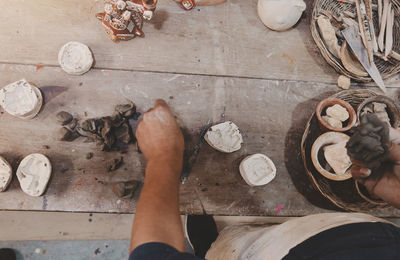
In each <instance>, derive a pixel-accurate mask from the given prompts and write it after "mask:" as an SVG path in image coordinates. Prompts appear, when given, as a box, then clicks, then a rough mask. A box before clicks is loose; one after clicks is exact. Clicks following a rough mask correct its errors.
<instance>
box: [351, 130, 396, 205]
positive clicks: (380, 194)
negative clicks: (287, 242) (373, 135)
mask: <svg viewBox="0 0 400 260" xmlns="http://www.w3.org/2000/svg"><path fill="white" fill-rule="evenodd" d="M389 138H390V142H389V144H388V148H389V155H388V161H385V162H383V163H382V165H381V166H380V167H379V168H377V169H374V170H373V172H372V171H371V170H370V169H367V168H366V167H364V166H363V165H362V163H360V162H358V161H353V167H352V175H353V177H354V178H355V179H357V180H358V181H359V182H360V183H362V184H363V185H364V186H365V187H366V189H367V191H368V193H369V194H370V195H371V196H373V197H375V198H380V199H382V200H384V201H386V202H388V203H390V204H391V205H393V206H394V207H397V208H400V144H399V143H400V132H399V131H398V130H395V129H393V128H391V129H390V134H389Z"/></svg>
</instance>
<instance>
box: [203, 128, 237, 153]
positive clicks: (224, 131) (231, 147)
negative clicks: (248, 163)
mask: <svg viewBox="0 0 400 260" xmlns="http://www.w3.org/2000/svg"><path fill="white" fill-rule="evenodd" d="M204 139H205V140H206V141H207V143H208V144H209V145H210V146H211V147H212V148H214V149H216V150H218V151H220V152H223V153H232V152H235V151H237V150H239V149H240V148H241V144H242V142H243V138H242V135H241V134H240V132H239V128H238V127H237V125H235V124H234V123H232V122H230V121H227V122H224V123H221V124H218V125H214V126H212V127H211V128H210V129H209V130H208V131H207V133H206V134H205V136H204Z"/></svg>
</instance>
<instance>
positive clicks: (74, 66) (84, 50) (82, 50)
mask: <svg viewBox="0 0 400 260" xmlns="http://www.w3.org/2000/svg"><path fill="white" fill-rule="evenodd" d="M58 63H59V64H60V66H61V68H62V69H63V70H64V71H65V72H67V73H68V74H71V75H82V74H84V73H86V72H88V71H89V70H90V68H91V67H92V64H93V55H92V52H91V51H90V49H89V47H88V46H86V45H85V44H83V43H80V42H68V43H66V44H65V45H64V46H62V47H61V49H60V51H59V53H58Z"/></svg>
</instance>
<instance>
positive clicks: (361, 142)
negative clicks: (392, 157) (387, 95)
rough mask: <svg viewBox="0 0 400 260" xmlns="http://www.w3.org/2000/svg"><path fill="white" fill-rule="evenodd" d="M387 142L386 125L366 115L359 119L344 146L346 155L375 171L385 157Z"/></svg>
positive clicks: (372, 115)
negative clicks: (358, 123)
mask: <svg viewBox="0 0 400 260" xmlns="http://www.w3.org/2000/svg"><path fill="white" fill-rule="evenodd" d="M388 141H389V127H388V124H386V123H384V122H382V121H381V120H379V119H378V117H377V116H376V115H374V114H366V115H364V116H362V117H361V120H360V125H359V126H358V127H357V128H356V129H355V132H354V134H353V135H352V136H351V138H350V140H349V142H348V143H347V145H346V148H347V153H348V155H349V156H350V157H351V158H353V159H355V160H358V161H360V162H362V163H364V164H365V165H366V166H367V167H368V168H371V169H375V168H377V167H379V166H380V165H381V162H382V161H384V160H385V159H386V157H387V154H388V147H387V145H386V144H387V142H388Z"/></svg>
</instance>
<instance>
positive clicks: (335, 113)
mask: <svg viewBox="0 0 400 260" xmlns="http://www.w3.org/2000/svg"><path fill="white" fill-rule="evenodd" d="M326 115H327V116H329V117H332V118H334V119H338V120H340V121H341V122H344V121H346V120H347V119H349V117H350V116H349V112H347V110H346V108H344V107H342V106H341V105H339V104H335V105H333V106H331V107H328V108H327V109H326Z"/></svg>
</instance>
